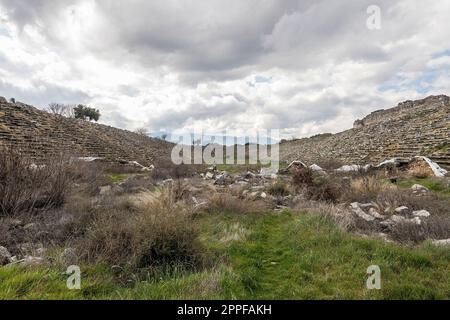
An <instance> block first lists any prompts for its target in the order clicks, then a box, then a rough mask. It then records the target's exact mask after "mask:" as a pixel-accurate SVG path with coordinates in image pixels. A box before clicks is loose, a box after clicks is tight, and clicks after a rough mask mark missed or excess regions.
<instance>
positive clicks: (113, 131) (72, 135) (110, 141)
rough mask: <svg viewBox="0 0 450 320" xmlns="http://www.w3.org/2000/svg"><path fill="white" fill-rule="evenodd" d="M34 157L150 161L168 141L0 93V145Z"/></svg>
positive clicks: (167, 153) (167, 149)
mask: <svg viewBox="0 0 450 320" xmlns="http://www.w3.org/2000/svg"><path fill="white" fill-rule="evenodd" d="M2 145H3V146H7V147H11V148H12V149H15V150H20V151H21V152H23V153H25V154H27V155H29V156H31V157H33V158H35V159H40V158H42V157H43V156H48V155H52V154H60V153H63V154H66V155H70V156H82V157H104V158H111V159H117V158H120V159H125V160H129V161H139V162H141V163H142V164H144V165H150V164H153V163H154V162H155V160H157V159H162V158H164V157H167V158H168V157H169V156H170V149H171V146H172V145H171V144H170V143H167V142H164V141H161V140H158V139H153V138H149V137H146V136H143V135H139V134H136V133H133V132H130V131H126V130H121V129H117V128H113V127H109V126H105V125H101V124H95V123H90V122H87V121H84V120H78V119H71V118H65V117H61V116H58V115H53V114H50V113H47V112H44V111H41V110H39V109H36V108H34V107H32V106H29V105H25V104H22V103H9V102H7V101H6V99H4V98H2V97H0V146H2Z"/></svg>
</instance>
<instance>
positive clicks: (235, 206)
mask: <svg viewBox="0 0 450 320" xmlns="http://www.w3.org/2000/svg"><path fill="white" fill-rule="evenodd" d="M266 208H267V205H266V204H265V203H264V201H259V200H256V201H251V200H248V199H242V198H241V197H238V196H234V195H232V194H230V193H217V192H215V193H212V194H211V195H209V197H208V205H207V208H206V211H208V212H226V213H233V214H245V213H250V212H256V211H260V210H265V209H266Z"/></svg>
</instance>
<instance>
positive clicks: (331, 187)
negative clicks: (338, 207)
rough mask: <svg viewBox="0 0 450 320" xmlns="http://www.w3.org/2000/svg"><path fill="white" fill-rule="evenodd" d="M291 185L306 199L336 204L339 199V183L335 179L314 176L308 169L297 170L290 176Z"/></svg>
mask: <svg viewBox="0 0 450 320" xmlns="http://www.w3.org/2000/svg"><path fill="white" fill-rule="evenodd" d="M292 185H293V187H294V189H295V190H296V191H298V192H301V193H304V194H305V195H306V196H307V197H308V199H310V200H317V201H323V202H327V203H337V202H338V201H339V199H340V197H341V186H340V181H339V180H338V179H337V177H332V176H328V177H321V176H316V175H315V174H314V172H313V171H312V170H311V169H309V168H301V169H297V170H295V171H294V172H293V175H292Z"/></svg>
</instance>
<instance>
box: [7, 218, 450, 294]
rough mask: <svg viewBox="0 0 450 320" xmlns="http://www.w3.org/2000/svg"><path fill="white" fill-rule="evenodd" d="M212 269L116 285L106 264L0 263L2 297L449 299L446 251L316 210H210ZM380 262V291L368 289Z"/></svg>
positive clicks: (207, 229)
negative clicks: (354, 231) (360, 233)
mask: <svg viewBox="0 0 450 320" xmlns="http://www.w3.org/2000/svg"><path fill="white" fill-rule="evenodd" d="M199 222H200V223H201V225H202V227H203V230H204V232H203V235H204V238H203V241H204V242H205V244H206V245H207V248H208V250H209V252H210V254H211V260H212V262H213V264H214V267H212V268H211V269H208V270H204V271H201V272H196V273H189V274H175V275H167V276H164V277H161V278H160V279H156V280H152V281H147V282H140V283H138V284H137V285H136V286H134V287H130V288H126V287H122V286H120V285H119V284H118V283H117V282H116V281H114V280H113V277H112V275H111V274H110V271H108V270H109V269H108V268H105V267H100V266H91V267H88V268H87V269H86V268H82V269H83V270H84V272H83V280H82V281H83V282H82V290H80V291H69V290H67V289H66V288H65V279H66V278H65V277H64V276H63V275H62V271H63V270H58V269H55V268H52V269H37V270H29V271H25V270H22V269H20V268H0V299H5V298H6V299H29V298H34V299H39V298H46V299H240V298H242V299H450V277H449V276H450V250H449V249H448V248H447V249H445V248H436V247H432V246H430V245H424V246H422V247H420V248H408V247H402V246H398V245H395V244H387V243H384V242H381V241H378V240H372V239H366V238H360V237H356V236H353V235H350V234H348V233H344V232H342V231H340V230H339V229H338V228H337V227H336V225H335V224H334V223H333V221H331V220H330V219H327V218H324V217H321V216H319V215H316V214H293V213H288V212H285V213H282V214H276V213H257V214H256V213H255V214H246V215H236V214H225V213H216V214H211V215H208V216H204V217H202V218H200V221H199ZM370 265H378V266H379V267H380V269H381V279H382V289H381V290H368V289H367V288H366V279H367V277H368V275H367V274H366V269H367V267H368V266H370Z"/></svg>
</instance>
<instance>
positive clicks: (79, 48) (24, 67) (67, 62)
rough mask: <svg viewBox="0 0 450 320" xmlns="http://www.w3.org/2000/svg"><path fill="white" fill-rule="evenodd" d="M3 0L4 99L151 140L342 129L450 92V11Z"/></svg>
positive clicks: (289, 1)
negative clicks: (74, 111) (64, 109)
mask: <svg viewBox="0 0 450 320" xmlns="http://www.w3.org/2000/svg"><path fill="white" fill-rule="evenodd" d="M370 4H372V1H366V0H364V1H356V0H346V1H339V2H336V1H334V2H333V1H325V0H322V1H312V0H305V1H294V0H265V1H257V2H254V1H238V0H231V1H225V0H222V1H221V0H195V1H194V0H192V1H183V2H180V1H175V0H173V1H172V0H171V1H166V2H164V3H161V2H159V1H143V0H134V1H131V2H129V1H127V2H124V1H113V0H98V1H93V0H83V1H74V0H66V1H64V0H57V1H56V0H35V1H33V2H28V3H26V4H24V3H23V2H19V1H15V0H0V21H1V27H0V95H4V96H7V97H11V96H15V97H16V98H18V99H19V100H23V101H24V102H27V103H31V104H35V105H37V106H40V107H43V106H45V105H46V104H47V103H50V102H53V101H58V102H66V103H75V102H79V103H87V104H92V105H95V106H97V107H98V108H100V109H101V110H102V113H103V117H102V121H103V122H105V123H108V124H111V125H115V126H119V127H123V128H128V129H135V128H138V127H142V126H147V127H148V130H149V131H159V130H161V129H165V130H169V131H172V130H178V131H184V132H187V131H190V130H193V129H199V128H203V129H205V130H206V131H208V132H211V133H214V132H217V131H222V130H225V129H229V130H234V131H235V132H237V133H238V132H242V131H245V130H246V129H250V128H267V129H269V128H280V129H282V133H283V134H284V135H285V136H297V137H300V136H308V135H312V134H317V133H321V132H337V131H340V130H343V129H346V128H348V127H350V126H351V124H352V122H353V121H354V120H355V119H356V118H359V117H362V116H364V115H365V114H367V113H369V112H371V111H373V110H375V109H378V108H385V107H390V106H393V105H394V104H395V103H397V102H399V101H401V100H406V99H415V98H419V97H423V96H425V95H428V94H438V93H439V94H440V93H444V94H449V93H450V92H449V83H450V72H449V71H450V62H449V56H450V51H449V49H450V43H449V42H448V36H447V34H446V32H445V31H446V30H448V29H449V28H450V22H449V20H448V16H449V14H450V3H449V2H448V1H444V0H441V1H433V2H431V3H425V2H422V3H417V2H416V3H412V2H411V1H407V0H401V1H396V2H392V1H388V0H380V1H378V5H379V6H380V7H381V14H382V16H381V17H382V29H381V30H380V31H371V30H368V29H367V28H366V19H367V17H368V16H367V13H366V8H367V6H368V5H370Z"/></svg>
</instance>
